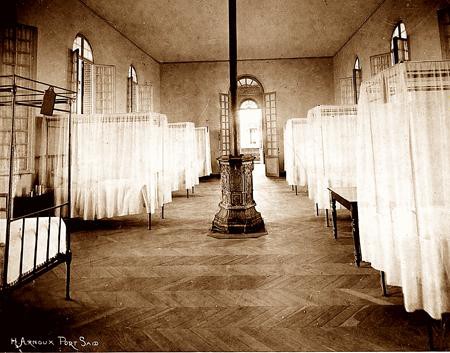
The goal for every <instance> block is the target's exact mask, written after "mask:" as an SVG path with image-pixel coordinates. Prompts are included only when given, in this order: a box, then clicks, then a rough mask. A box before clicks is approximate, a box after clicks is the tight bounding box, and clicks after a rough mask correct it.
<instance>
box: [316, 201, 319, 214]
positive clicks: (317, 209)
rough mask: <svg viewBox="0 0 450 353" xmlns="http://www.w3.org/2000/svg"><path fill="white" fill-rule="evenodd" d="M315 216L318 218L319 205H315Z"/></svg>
mask: <svg viewBox="0 0 450 353" xmlns="http://www.w3.org/2000/svg"><path fill="white" fill-rule="evenodd" d="M316 216H317V217H319V204H317V203H316Z"/></svg>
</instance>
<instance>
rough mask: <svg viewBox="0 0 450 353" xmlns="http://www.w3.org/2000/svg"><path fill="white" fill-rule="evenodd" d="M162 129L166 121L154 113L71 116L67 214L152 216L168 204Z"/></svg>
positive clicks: (96, 217) (84, 217) (83, 216)
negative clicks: (69, 189) (144, 213)
mask: <svg viewBox="0 0 450 353" xmlns="http://www.w3.org/2000/svg"><path fill="white" fill-rule="evenodd" d="M166 126H167V120H166V118H165V117H164V116H161V115H159V114H156V113H129V114H111V115H78V116H74V118H73V131H72V151H73V152H72V213H73V214H72V216H75V217H82V218H83V219H99V218H105V217H108V218H109V217H115V216H123V215H128V214H138V213H142V212H143V211H144V210H145V209H146V211H147V213H154V212H155V209H156V208H157V207H160V206H162V204H163V203H165V202H169V201H170V193H169V194H168V193H167V190H168V187H167V185H165V178H164V171H163V170H164V164H163V155H164V150H163V143H162V141H163V139H164V133H165V132H164V129H165V128H166ZM144 206H145V208H144Z"/></svg>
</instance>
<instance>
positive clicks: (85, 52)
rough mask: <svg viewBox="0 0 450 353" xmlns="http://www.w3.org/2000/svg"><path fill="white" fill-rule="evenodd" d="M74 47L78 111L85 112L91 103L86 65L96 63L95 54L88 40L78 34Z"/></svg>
mask: <svg viewBox="0 0 450 353" xmlns="http://www.w3.org/2000/svg"><path fill="white" fill-rule="evenodd" d="M72 49H73V51H74V52H76V53H77V54H76V57H77V64H76V74H75V75H76V84H77V85H76V86H77V93H78V95H77V97H78V98H77V104H76V112H77V113H79V114H83V113H85V110H86V105H88V104H89V105H90V104H91V102H90V98H91V97H90V95H89V94H88V95H87V94H86V93H87V90H86V80H85V76H87V75H86V65H89V64H93V63H94V55H93V53H92V47H91V45H90V44H89V42H88V40H87V39H86V38H85V37H84V36H82V35H81V34H78V35H77V36H76V37H75V40H74V41H73V46H72Z"/></svg>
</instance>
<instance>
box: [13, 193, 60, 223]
mask: <svg viewBox="0 0 450 353" xmlns="http://www.w3.org/2000/svg"><path fill="white" fill-rule="evenodd" d="M13 202H14V206H13V217H21V216H25V215H27V214H30V213H33V212H37V211H40V210H45V209H46V208H49V207H53V206H54V194H53V190H47V191H46V192H45V193H43V194H41V195H35V196H18V197H17V196H16V197H14V201H13ZM52 212H53V211H52ZM50 215H53V214H52V213H51V214H50ZM39 216H48V213H47V214H42V215H39Z"/></svg>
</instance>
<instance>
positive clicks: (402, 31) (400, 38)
mask: <svg viewBox="0 0 450 353" xmlns="http://www.w3.org/2000/svg"><path fill="white" fill-rule="evenodd" d="M402 27H403V28H402ZM408 38H409V36H408V31H407V30H406V25H405V23H404V22H403V21H399V22H397V24H396V25H395V26H394V30H393V31H392V35H391V41H390V53H391V64H392V66H394V65H395V64H398V63H400V62H403V61H409V60H410V53H409V40H408ZM400 42H403V43H404V46H403V53H404V57H403V58H402V60H400V55H399V54H400V47H399V43H400Z"/></svg>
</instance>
